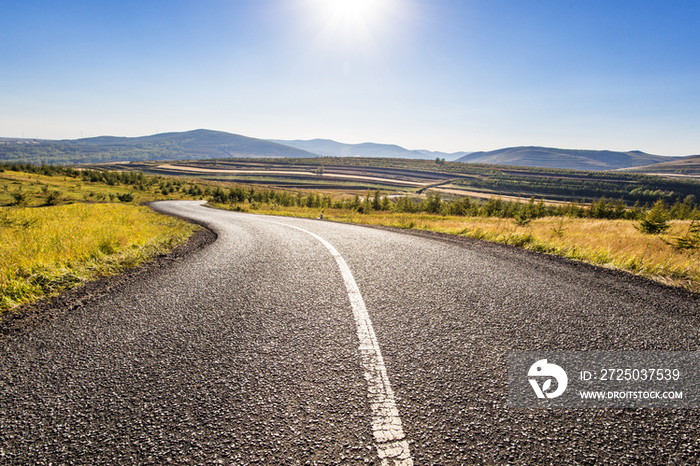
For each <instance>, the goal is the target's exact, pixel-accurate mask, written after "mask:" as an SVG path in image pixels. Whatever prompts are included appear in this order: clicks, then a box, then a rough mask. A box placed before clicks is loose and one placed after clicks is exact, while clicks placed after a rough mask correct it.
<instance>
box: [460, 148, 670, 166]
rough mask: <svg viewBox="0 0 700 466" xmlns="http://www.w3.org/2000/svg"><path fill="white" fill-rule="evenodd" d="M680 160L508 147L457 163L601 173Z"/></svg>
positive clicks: (600, 152)
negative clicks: (566, 169)
mask: <svg viewBox="0 0 700 466" xmlns="http://www.w3.org/2000/svg"><path fill="white" fill-rule="evenodd" d="M683 158H684V157H664V156H661V155H651V154H646V153H644V152H640V151H629V152H614V151H608V150H576V149H553V148H548V147H509V148H505V149H498V150H494V151H490V152H472V153H471V154H468V155H465V156H464V157H460V158H459V159H457V162H467V163H491V164H498V165H516V166H526V167H546V168H568V169H572V170H591V171H602V170H616V169H619V168H629V167H638V166H640V165H650V164H657V163H662V162H671V161H676V160H681V159H683Z"/></svg>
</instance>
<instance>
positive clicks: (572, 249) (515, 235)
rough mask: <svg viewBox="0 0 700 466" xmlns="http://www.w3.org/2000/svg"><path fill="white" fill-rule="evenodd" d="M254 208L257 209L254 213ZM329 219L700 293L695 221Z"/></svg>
mask: <svg viewBox="0 0 700 466" xmlns="http://www.w3.org/2000/svg"><path fill="white" fill-rule="evenodd" d="M215 205H216V206H217V207H221V208H227V209H235V210H243V211H246V210H248V211H250V212H254V213H259V214H267V215H283V216H293V217H304V218H318V217H319V215H320V213H321V210H319V209H310V208H306V207H279V206H270V205H267V204H252V205H251V204H248V203H243V204H235V205H232V204H226V205H224V204H215ZM251 207H255V209H251ZM323 218H324V220H333V221H339V222H348V223H357V224H365V225H384V226H391V227H398V228H408V229H419V230H427V231H436V232H440V233H447V234H451V235H457V236H465V237H469V238H476V239H481V240H485V241H492V242H496V243H501V244H508V245H512V246H515V247H521V248H525V249H528V250H532V251H537V252H542V253H547V254H554V255H557V256H561V257H566V258H568V259H573V260H578V261H583V262H587V263H590V264H595V265H600V266H603V267H608V268H613V269H619V270H624V271H627V272H630V273H633V274H637V275H641V276H645V277H648V278H651V279H653V280H656V281H659V282H662V283H665V284H669V285H672V286H679V287H683V288H686V289H688V290H691V291H695V292H700V249H679V248H678V247H676V246H675V245H674V244H675V239H676V238H678V237H681V236H684V235H685V234H686V233H687V231H688V228H689V226H690V224H691V222H690V221H682V220H674V221H671V222H670V228H669V230H668V231H666V232H665V233H664V234H662V235H648V234H643V233H642V232H640V231H639V230H638V229H637V228H635V226H636V225H637V224H638V222H635V221H631V220H606V219H590V218H569V217H544V218H538V219H533V220H532V221H531V222H529V223H528V224H527V225H525V226H519V225H518V224H517V223H516V222H515V221H514V220H513V219H507V218H496V217H460V216H441V215H429V214H424V213H397V212H382V211H375V212H371V213H369V214H360V213H358V212H357V211H355V210H350V209H324V210H323Z"/></svg>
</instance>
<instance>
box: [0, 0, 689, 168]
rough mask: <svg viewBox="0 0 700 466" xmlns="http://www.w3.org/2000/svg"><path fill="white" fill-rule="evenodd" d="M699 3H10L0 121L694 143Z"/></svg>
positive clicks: (670, 146) (98, 130)
mask: <svg viewBox="0 0 700 466" xmlns="http://www.w3.org/2000/svg"><path fill="white" fill-rule="evenodd" d="M699 16H700V4H695V3H693V2H684V3H682V4H681V3H676V2H660V1H641V2H630V1H622V2H614V3H610V2H585V3H580V4H570V3H562V2H555V1H543V2H537V3H536V4H526V3H522V2H515V1H494V2H476V1H457V0H437V1H430V2H428V1H427V0H354V1H352V0H258V1H256V2H237V1H234V2H224V1H218V0H217V1H203V2H202V1H199V2H194V1H176V2H164V1H160V0H157V1H153V2H146V3H144V2H133V1H126V2H120V3H118V4H115V3H111V2H78V1H74V0H68V1H66V2H60V3H56V2H49V1H45V0H27V1H25V2H20V3H8V4H7V5H4V8H3V15H2V16H1V17H0V39H1V40H0V57H2V63H3V66H2V67H1V68H0V79H2V83H3V86H0V106H1V108H2V112H0V137H22V136H23V135H24V137H25V138H37V139H79V138H81V137H96V136H103V135H109V136H126V137H135V136H145V135H150V134H155V133H165V132H182V131H189V130H193V129H197V128H206V129H211V130H217V131H226V132H230V133H234V134H240V135H244V136H249V137H255V138H259V139H283V140H295V139H298V140H310V139H331V140H334V141H337V142H342V143H344V144H360V143H364V142H373V143H378V144H395V145H398V146H401V147H404V148H406V149H409V150H430V151H441V152H446V153H454V152H460V151H466V152H473V151H491V150H496V149H500V148H505V147H513V146H541V147H555V148H568V149H590V150H612V151H630V150H640V151H643V152H646V153H650V154H658V155H668V156H674V155H675V156H685V155H694V154H698V153H700V131H697V128H699V127H700V112H698V111H697V108H699V107H700V49H699V48H698V47H697V44H698V43H700V28H697V21H696V20H697V18H698V17H699Z"/></svg>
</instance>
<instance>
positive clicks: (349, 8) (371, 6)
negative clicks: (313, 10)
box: [317, 0, 391, 32]
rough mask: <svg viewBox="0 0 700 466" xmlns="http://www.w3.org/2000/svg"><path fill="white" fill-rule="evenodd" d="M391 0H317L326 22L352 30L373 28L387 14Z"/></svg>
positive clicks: (347, 30) (348, 30)
mask: <svg viewBox="0 0 700 466" xmlns="http://www.w3.org/2000/svg"><path fill="white" fill-rule="evenodd" d="M389 3H391V0H317V4H318V6H319V12H320V13H321V12H322V13H321V15H322V16H323V17H325V22H326V23H327V24H328V23H330V24H332V25H333V26H334V27H335V28H337V29H341V30H345V32H350V31H352V30H353V29H354V30H357V29H367V28H372V27H374V26H375V25H376V23H378V22H380V21H381V20H382V17H383V16H385V15H386V13H387V9H388V7H389Z"/></svg>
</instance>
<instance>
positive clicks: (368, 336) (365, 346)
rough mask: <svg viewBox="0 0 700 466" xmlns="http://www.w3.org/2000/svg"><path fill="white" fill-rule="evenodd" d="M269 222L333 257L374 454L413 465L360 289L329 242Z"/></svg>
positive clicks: (396, 464) (397, 465)
mask: <svg viewBox="0 0 700 466" xmlns="http://www.w3.org/2000/svg"><path fill="white" fill-rule="evenodd" d="M264 221H265V222H268V223H276V224H277V225H283V226H286V227H289V228H294V229H295V230H299V231H303V232H304V233H306V234H308V235H311V236H313V237H314V238H316V239H317V240H319V241H320V242H321V243H322V244H323V245H324V246H325V247H326V249H328V251H330V253H331V255H332V256H333V257H334V258H335V261H336V262H337V263H338V267H339V268H340V273H341V275H342V276H343V281H345V288H346V289H347V292H348V297H349V298H350V305H351V306H352V313H353V316H354V317H355V324H356V325H357V337H358V338H359V340H360V346H359V350H360V355H361V359H362V366H363V369H364V371H365V374H364V375H365V380H367V391H368V396H369V403H370V406H371V408H372V432H373V433H374V440H375V441H376V443H377V453H378V455H379V459H380V460H381V464H382V466H389V465H391V466H412V465H413V458H412V457H411V451H410V449H409V447H408V441H406V439H405V437H406V436H405V435H404V433H403V427H402V426H401V418H400V417H399V410H398V409H397V408H396V401H395V399H394V392H393V391H392V390H391V385H390V384H389V377H388V376H387V374H386V366H385V365H384V358H383V357H382V352H381V351H380V350H379V343H378V342H377V337H376V335H375V334H374V329H373V328H372V321H371V320H370V319H369V314H368V313H367V308H366V307H365V302H364V300H363V299H362V295H361V294H360V289H359V288H358V287H357V283H355V279H354V278H353V276H352V272H351V271H350V268H349V267H348V264H346V263H345V259H343V256H341V255H340V253H339V252H338V251H337V250H336V249H335V248H334V247H333V245H332V244H331V243H329V242H328V241H326V240H325V239H323V238H321V237H320V236H318V235H316V234H315V233H311V232H310V231H307V230H304V229H302V228H299V227H295V226H292V225H287V224H286V223H279V222H272V221H270V220H264Z"/></svg>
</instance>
